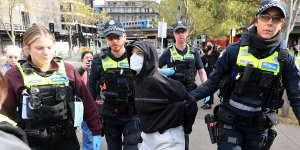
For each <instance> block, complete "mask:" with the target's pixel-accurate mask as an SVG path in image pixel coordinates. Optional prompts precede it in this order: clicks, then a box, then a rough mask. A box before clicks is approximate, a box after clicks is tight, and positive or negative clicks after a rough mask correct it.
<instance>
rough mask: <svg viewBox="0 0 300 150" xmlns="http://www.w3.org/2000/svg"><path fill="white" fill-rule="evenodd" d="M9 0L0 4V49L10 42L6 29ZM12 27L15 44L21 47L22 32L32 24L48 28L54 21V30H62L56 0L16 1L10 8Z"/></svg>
mask: <svg viewBox="0 0 300 150" xmlns="http://www.w3.org/2000/svg"><path fill="white" fill-rule="evenodd" d="M8 5H9V0H1V4H0V19H1V20H0V51H1V52H3V49H4V48H5V47H6V46H7V45H10V44H12V42H11V40H10V38H9V36H8V34H7V31H9V32H10V31H11V28H10V18H9V13H8V12H9V9H8ZM12 12H13V13H12V14H13V19H12V23H13V27H14V30H15V37H16V45H18V46H20V47H22V39H23V34H24V32H25V31H26V29H27V28H28V27H30V26H31V25H32V24H38V25H42V26H45V27H46V28H49V23H50V22H53V23H55V24H54V25H55V30H56V31H58V32H63V31H62V29H61V21H60V17H59V15H58V14H59V7H58V3H57V0H47V1H39V0H25V3H16V6H15V7H14V9H13V10H12Z"/></svg>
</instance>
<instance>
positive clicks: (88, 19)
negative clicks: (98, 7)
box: [58, 0, 99, 56]
mask: <svg viewBox="0 0 300 150" xmlns="http://www.w3.org/2000/svg"><path fill="white" fill-rule="evenodd" d="M58 1H59V5H60V11H61V17H62V21H63V24H64V25H65V27H66V29H67V31H68V35H69V55H70V56H71V54H72V48H73V44H72V33H73V30H72V28H73V27H74V26H75V25H76V24H90V25H94V24H96V23H97V22H98V20H99V15H98V14H97V13H96V12H95V11H94V9H93V8H91V7H90V6H89V5H86V4H85V0H71V1H70V0H58ZM77 27H79V26H77ZM76 30H77V31H78V30H79V29H76ZM77 35H79V33H77Z"/></svg>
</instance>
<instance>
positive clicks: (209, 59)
mask: <svg viewBox="0 0 300 150" xmlns="http://www.w3.org/2000/svg"><path fill="white" fill-rule="evenodd" d="M219 56H220V53H219V52H218V50H217V49H216V44H215V42H214V41H212V40H208V41H207V42H206V46H205V48H204V49H203V53H201V54H200V57H201V60H202V62H203V65H204V69H205V72H206V74H207V75H209V74H210V73H211V72H212V71H213V70H214V68H215V64H216V62H217V60H218V58H219ZM213 103H214V94H211V95H210V97H209V99H208V101H206V100H204V105H203V106H201V108H202V109H211V105H212V104H213Z"/></svg>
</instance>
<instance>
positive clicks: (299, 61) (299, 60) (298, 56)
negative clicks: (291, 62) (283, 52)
mask: <svg viewBox="0 0 300 150" xmlns="http://www.w3.org/2000/svg"><path fill="white" fill-rule="evenodd" d="M292 52H293V54H294V56H295V59H296V65H297V68H300V53H299V52H298V51H295V50H292Z"/></svg>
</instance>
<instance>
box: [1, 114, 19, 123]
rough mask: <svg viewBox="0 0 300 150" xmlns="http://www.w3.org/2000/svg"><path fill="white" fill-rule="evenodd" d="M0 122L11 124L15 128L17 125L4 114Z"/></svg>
mask: <svg viewBox="0 0 300 150" xmlns="http://www.w3.org/2000/svg"><path fill="white" fill-rule="evenodd" d="M0 122H7V123H9V124H11V125H13V126H16V125H17V123H16V122H14V121H13V120H11V119H9V118H8V117H6V116H4V115H2V114H0Z"/></svg>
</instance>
